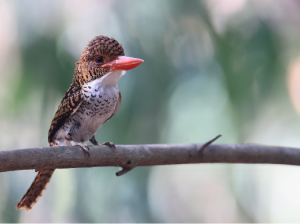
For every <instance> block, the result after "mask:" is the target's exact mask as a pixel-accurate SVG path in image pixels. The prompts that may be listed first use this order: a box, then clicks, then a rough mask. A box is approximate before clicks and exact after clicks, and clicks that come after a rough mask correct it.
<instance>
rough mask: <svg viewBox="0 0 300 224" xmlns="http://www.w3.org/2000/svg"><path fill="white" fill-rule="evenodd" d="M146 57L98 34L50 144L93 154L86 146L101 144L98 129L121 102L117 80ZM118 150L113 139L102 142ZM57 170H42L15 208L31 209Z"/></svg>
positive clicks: (88, 48) (83, 60) (77, 69)
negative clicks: (128, 53) (129, 54)
mask: <svg viewBox="0 0 300 224" xmlns="http://www.w3.org/2000/svg"><path fill="white" fill-rule="evenodd" d="M142 62H144V60H142V59H139V58H133V57H127V56H125V53H124V49H123V47H122V45H121V44H119V43H118V41H116V40H115V39H113V38H110V37H107V36H102V35H101V36H96V37H95V38H94V39H92V40H91V41H90V42H89V43H88V45H87V46H86V48H85V50H84V51H83V53H82V54H81V57H80V59H79V61H78V62H76V67H75V71H74V76H73V80H72V84H71V85H70V87H69V89H68V90H67V92H66V93H65V95H64V97H63V99H62V101H61V103H60V104H59V106H58V109H57V111H56V113H55V115H54V118H53V120H52V122H51V125H50V129H49V132H48V142H49V144H50V146H76V145H77V146H80V147H81V148H82V149H83V150H84V152H85V153H86V154H87V155H88V156H90V152H89V148H88V146H87V145H86V143H87V142H88V141H90V142H91V143H92V144H93V145H98V144H99V143H98V142H97V140H96V139H95V133H96V131H97V130H98V129H99V128H100V127H101V125H102V124H104V123H105V122H106V121H107V120H109V119H110V118H111V117H112V116H113V115H115V114H116V113H117V111H118V110H119V107H120V104H121V93H120V91H119V89H118V81H119V79H120V77H121V76H122V75H124V74H125V73H126V71H127V70H130V69H133V68H136V67H137V66H139V65H140V64H141V63H142ZM103 144H105V145H108V146H110V147H112V148H114V149H115V145H114V144H113V143H112V142H105V143H103ZM53 172H54V169H48V168H47V169H42V170H39V172H38V174H37V175H36V177H35V179H34V181H33V183H32V184H31V186H30V187H29V189H28V190H27V192H26V193H25V195H24V196H23V197H22V198H21V200H20V201H19V203H18V204H17V206H16V209H21V208H23V209H25V211H29V210H31V209H32V207H33V206H34V205H35V204H36V202H37V201H38V200H39V199H40V197H41V196H42V194H43V193H44V191H45V190H46V188H47V185H48V184H49V181H50V179H51V176H52V175H53Z"/></svg>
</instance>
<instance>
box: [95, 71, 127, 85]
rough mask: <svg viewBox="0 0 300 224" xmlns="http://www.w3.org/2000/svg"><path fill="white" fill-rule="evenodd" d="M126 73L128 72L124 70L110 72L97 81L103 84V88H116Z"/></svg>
mask: <svg viewBox="0 0 300 224" xmlns="http://www.w3.org/2000/svg"><path fill="white" fill-rule="evenodd" d="M125 73H126V71H124V70H117V71H113V72H108V73H107V74H105V75H104V76H102V77H101V78H99V79H96V80H97V83H101V85H102V86H107V87H111V86H116V85H117V83H118V81H119V79H120V78H121V76H122V75H125ZM96 80H95V81H96Z"/></svg>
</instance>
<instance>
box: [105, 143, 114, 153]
mask: <svg viewBox="0 0 300 224" xmlns="http://www.w3.org/2000/svg"><path fill="white" fill-rule="evenodd" d="M102 145H107V146H109V147H111V148H112V149H113V150H114V151H116V145H115V144H114V143H113V142H104V143H103V144H102Z"/></svg>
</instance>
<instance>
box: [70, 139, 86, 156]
mask: <svg viewBox="0 0 300 224" xmlns="http://www.w3.org/2000/svg"><path fill="white" fill-rule="evenodd" d="M71 144H72V146H79V147H80V148H82V149H83V151H84V152H85V153H86V154H88V156H89V157H90V156H91V154H90V149H89V147H88V146H87V145H86V144H83V143H80V142H73V141H71Z"/></svg>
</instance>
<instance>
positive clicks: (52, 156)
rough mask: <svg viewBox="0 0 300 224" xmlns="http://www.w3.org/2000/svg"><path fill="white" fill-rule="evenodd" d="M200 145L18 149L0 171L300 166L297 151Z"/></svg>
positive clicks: (0, 156) (3, 158) (1, 160)
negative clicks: (206, 165)
mask: <svg viewBox="0 0 300 224" xmlns="http://www.w3.org/2000/svg"><path fill="white" fill-rule="evenodd" d="M202 146H203V144H174V145H172V144H167V145H165V144H160V145H116V150H114V149H112V148H111V147H109V146H105V145H99V146H89V148H90V155H91V156H90V157H89V156H88V155H87V154H86V153H85V152H84V151H83V150H82V149H81V148H80V147H78V146H70V147H69V146H59V147H45V148H31V149H19V150H11V151H1V152H0V172H7V171H15V170H28V169H35V170H41V169H45V168H55V169H62V168H78V167H97V166H118V167H123V170H121V171H119V172H118V173H117V175H118V176H120V175H122V174H124V173H126V172H128V171H130V170H131V169H133V168H134V167H137V166H154V165H171V164H190V163H260V164H285V165H300V150H299V149H296V148H287V147H277V146H264V145H256V144H240V145H230V144H214V145H209V146H207V147H206V148H205V150H203V147H202Z"/></svg>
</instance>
